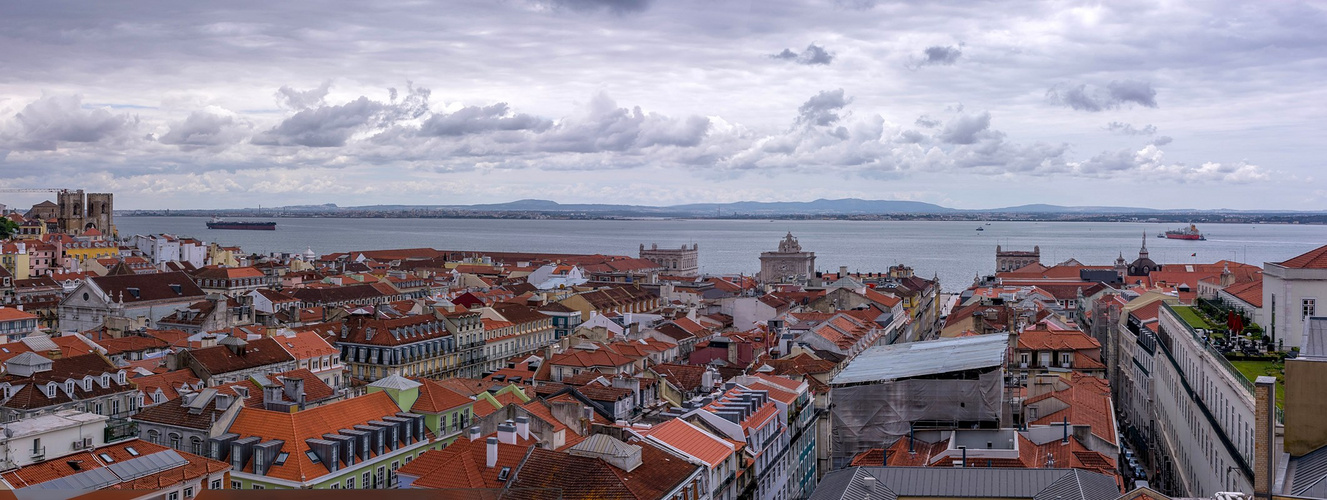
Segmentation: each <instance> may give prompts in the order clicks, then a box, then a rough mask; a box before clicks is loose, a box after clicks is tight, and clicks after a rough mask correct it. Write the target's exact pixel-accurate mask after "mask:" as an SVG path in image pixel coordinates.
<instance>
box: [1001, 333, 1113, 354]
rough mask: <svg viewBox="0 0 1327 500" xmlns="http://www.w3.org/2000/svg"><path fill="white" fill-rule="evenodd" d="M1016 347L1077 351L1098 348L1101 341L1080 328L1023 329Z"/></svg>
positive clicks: (1022, 348)
mask: <svg viewBox="0 0 1327 500" xmlns="http://www.w3.org/2000/svg"><path fill="white" fill-rule="evenodd" d="M1018 348H1019V349H1021V350H1034V351H1079V350H1087V349H1100V348H1101V342H1100V341H1098V340H1097V339H1094V338H1092V337H1091V336H1089V335H1088V334H1086V333H1083V332H1082V331H1081V330H1053V329H1045V330H1040V329H1038V330H1023V332H1022V333H1019V334H1018Z"/></svg>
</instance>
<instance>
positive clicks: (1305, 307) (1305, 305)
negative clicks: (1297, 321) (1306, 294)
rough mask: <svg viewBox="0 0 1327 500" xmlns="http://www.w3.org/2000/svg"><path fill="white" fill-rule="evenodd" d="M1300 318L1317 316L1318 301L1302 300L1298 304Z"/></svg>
mask: <svg viewBox="0 0 1327 500" xmlns="http://www.w3.org/2000/svg"><path fill="white" fill-rule="evenodd" d="M1300 312H1301V313H1302V314H1301V316H1303V317H1305V318H1307V317H1309V316H1316V315H1317V314H1318V299H1304V300H1303V302H1302V303H1301V304H1300Z"/></svg>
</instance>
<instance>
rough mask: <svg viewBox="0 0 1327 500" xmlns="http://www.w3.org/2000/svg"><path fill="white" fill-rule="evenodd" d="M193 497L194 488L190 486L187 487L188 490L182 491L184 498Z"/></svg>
mask: <svg viewBox="0 0 1327 500" xmlns="http://www.w3.org/2000/svg"><path fill="white" fill-rule="evenodd" d="M193 497H194V487H193V486H190V487H188V488H185V489H184V498H193Z"/></svg>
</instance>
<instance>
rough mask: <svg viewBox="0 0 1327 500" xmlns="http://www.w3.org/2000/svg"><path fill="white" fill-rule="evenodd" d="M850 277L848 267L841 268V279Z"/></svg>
mask: <svg viewBox="0 0 1327 500" xmlns="http://www.w3.org/2000/svg"><path fill="white" fill-rule="evenodd" d="M847 275H848V266H839V279H842V278H843V277H845V276H847Z"/></svg>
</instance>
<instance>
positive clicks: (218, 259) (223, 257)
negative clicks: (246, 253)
mask: <svg viewBox="0 0 1327 500" xmlns="http://www.w3.org/2000/svg"><path fill="white" fill-rule="evenodd" d="M239 252H240V249H239V248H238V247H223V246H221V245H218V244H216V243H212V244H209V245H207V263H208V264H210V265H214V266H221V267H240V261H239V259H238V258H237V257H238V255H236V254H238V253H239Z"/></svg>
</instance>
